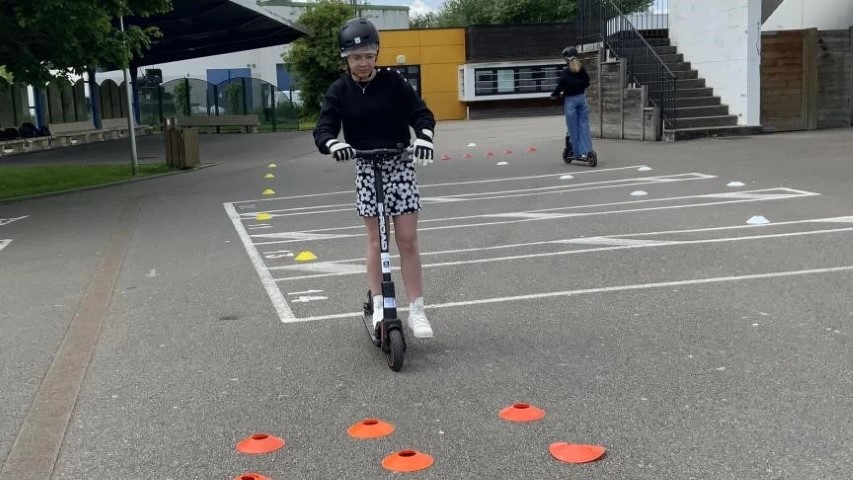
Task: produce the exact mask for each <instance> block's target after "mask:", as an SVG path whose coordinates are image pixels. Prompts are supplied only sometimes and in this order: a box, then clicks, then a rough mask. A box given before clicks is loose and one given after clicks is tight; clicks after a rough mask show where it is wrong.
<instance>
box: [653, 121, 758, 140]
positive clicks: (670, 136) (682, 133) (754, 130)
mask: <svg viewBox="0 0 853 480" xmlns="http://www.w3.org/2000/svg"><path fill="white" fill-rule="evenodd" d="M759 133H761V127H760V126H753V127H744V126H740V125H733V126H722V127H701V128H676V129H664V131H663V140H664V141H667V142H675V141H679V140H693V139H696V138H708V137H738V136H744V135H758V134H759Z"/></svg>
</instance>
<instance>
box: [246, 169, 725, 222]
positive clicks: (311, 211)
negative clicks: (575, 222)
mask: <svg viewBox="0 0 853 480" xmlns="http://www.w3.org/2000/svg"><path fill="white" fill-rule="evenodd" d="M714 178H717V177H715V176H713V175H706V174H704V173H679V174H675V175H662V176H657V177H644V178H622V179H616V180H602V181H598V182H585V183H572V184H565V183H561V184H558V185H549V186H546V187H531V188H522V189H513V190H493V191H489V192H476V193H461V194H457V195H444V196H442V197H437V198H441V199H442V200H440V201H439V202H437V203H447V202H451V201H454V200H455V201H457V202H462V201H468V202H473V201H481V200H497V199H505V198H518V197H532V196H538V195H544V194H563V193H574V192H584V191H589V190H602V189H609V188H622V187H633V186H637V185H656V184H664V183H672V182H688V181H692V180H710V179H714ZM428 199H429V197H424V200H428ZM352 209H353V207H352V205H351V204H333V205H322V206H315V207H297V208H295V209H289V208H283V209H273V210H266V211H265V212H264V213H269V214H271V215H272V217H273V218H276V217H285V216H297V215H319V214H324V213H334V212H344V211H351V210H352ZM257 213H258V212H247V213H244V214H242V215H243V216H244V217H245V218H246V219H254V218H255V216H257Z"/></svg>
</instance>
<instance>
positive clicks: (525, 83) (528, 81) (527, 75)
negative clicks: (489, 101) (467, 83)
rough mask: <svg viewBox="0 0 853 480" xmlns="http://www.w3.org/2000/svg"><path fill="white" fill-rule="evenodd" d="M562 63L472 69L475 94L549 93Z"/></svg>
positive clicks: (555, 81)
mask: <svg viewBox="0 0 853 480" xmlns="http://www.w3.org/2000/svg"><path fill="white" fill-rule="evenodd" d="M562 67H563V65H562V64H560V65H541V66H538V65H537V66H523V67H510V68H477V69H474V92H475V95H476V96H478V97H479V96H484V95H512V94H519V93H550V92H551V91H552V90H554V87H555V86H556V85H557V80H558V79H559V78H560V70H561V69H562Z"/></svg>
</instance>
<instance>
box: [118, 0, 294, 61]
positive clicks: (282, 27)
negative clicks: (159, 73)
mask: <svg viewBox="0 0 853 480" xmlns="http://www.w3.org/2000/svg"><path fill="white" fill-rule="evenodd" d="M172 5H173V7H174V9H173V10H172V11H171V12H169V13H166V14H164V15H154V16H150V17H127V18H125V19H124V22H125V26H127V25H136V26H139V27H158V28H159V29H160V31H161V32H162V33H163V37H162V38H160V39H158V40H156V41H155V42H154V43H152V45H151V48H150V49H149V50H148V51H146V52H145V53H144V56H143V57H141V58H136V59H134V61H133V63H134V65H137V66H140V65H155V64H160V63H166V62H176V61H179V60H187V59H191V58H199V57H206V56H209V55H219V54H223V53H232V52H240V51H244V50H253V49H256V48H262V47H272V46H276V45H285V44H288V43H290V42H292V41H294V40H296V39H298V38H300V37H302V36H305V35H307V34H308V32H307V31H306V30H305V29H304V28H302V27H300V26H297V25H296V24H294V23H293V22H291V21H289V20H287V19H285V18H283V17H281V16H278V15H276V14H275V13H272V12H270V11H268V10H265V9H264V8H261V7H259V6H258V5H257V4H256V3H255V2H254V0H173V2H172Z"/></svg>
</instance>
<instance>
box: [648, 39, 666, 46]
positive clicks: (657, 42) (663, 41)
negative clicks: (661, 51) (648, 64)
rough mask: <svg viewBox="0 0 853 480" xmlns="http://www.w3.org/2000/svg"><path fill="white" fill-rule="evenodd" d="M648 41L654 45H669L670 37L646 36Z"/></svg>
mask: <svg viewBox="0 0 853 480" xmlns="http://www.w3.org/2000/svg"><path fill="white" fill-rule="evenodd" d="M646 41H647V42H649V45H651V46H653V47H668V46H669V38H646Z"/></svg>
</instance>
